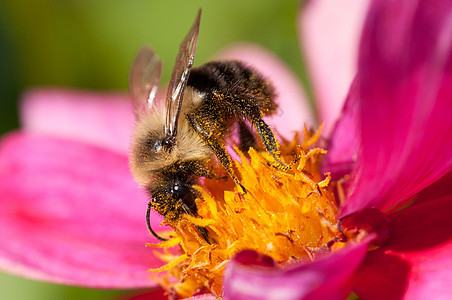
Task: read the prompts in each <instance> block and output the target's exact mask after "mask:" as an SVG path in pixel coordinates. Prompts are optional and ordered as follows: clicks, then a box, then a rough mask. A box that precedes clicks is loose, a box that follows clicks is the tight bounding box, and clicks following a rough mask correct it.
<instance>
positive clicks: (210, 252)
mask: <svg viewBox="0 0 452 300" xmlns="http://www.w3.org/2000/svg"><path fill="white" fill-rule="evenodd" d="M317 137H318V133H316V134H315V135H313V136H309V135H308V134H307V132H305V143H304V144H303V145H302V146H297V145H296V143H295V142H291V143H283V144H282V145H281V157H282V158H283V159H284V160H285V161H286V162H290V166H291V169H290V170H288V171H281V170H278V169H277V168H275V167H274V166H272V165H271V164H269V161H271V159H272V158H271V157H268V156H267V154H266V153H265V152H263V153H258V152H257V151H256V150H254V149H251V150H250V151H249V153H248V154H249V160H248V159H247V158H246V157H245V156H244V155H243V154H242V153H240V152H239V151H237V152H238V153H239V156H240V158H241V163H240V162H236V169H237V171H238V173H239V174H240V175H241V183H242V185H243V186H244V187H245V188H246V193H245V194H242V193H240V191H239V190H238V189H237V188H236V187H235V186H233V188H232V189H230V190H224V189H225V186H228V185H229V186H231V183H230V182H225V183H224V184H222V182H221V181H218V180H215V181H213V180H212V181H210V180H207V181H206V182H205V184H204V185H203V187H202V188H201V187H197V190H198V191H199V192H200V193H201V195H202V198H200V199H198V200H197V206H198V213H199V216H200V217H199V218H194V217H190V216H185V217H184V219H183V220H182V221H180V222H179V223H178V224H171V226H172V227H173V229H174V231H175V233H176V236H177V237H174V238H173V239H171V240H169V241H167V242H164V243H161V244H157V245H153V246H157V247H160V248H165V253H164V254H159V255H160V257H161V258H162V259H163V260H165V261H166V262H167V265H165V266H163V267H161V268H158V269H153V270H151V271H153V272H161V271H167V273H166V274H165V275H164V276H160V277H159V280H160V282H161V284H162V285H163V286H164V287H165V288H167V289H168V290H169V291H172V292H175V293H177V294H179V295H180V296H182V297H188V296H191V295H193V294H194V293H195V292H196V291H198V290H201V289H203V288H207V289H208V290H209V291H210V292H212V293H214V294H215V295H221V286H222V274H223V270H224V268H225V266H226V264H227V263H228V261H229V260H230V259H232V258H233V257H234V255H235V254H237V253H238V252H240V251H241V250H244V249H251V250H255V251H257V252H259V253H262V254H265V255H268V256H270V257H272V258H273V259H274V260H275V261H276V262H277V263H278V264H280V265H281V266H282V267H284V266H285V265H287V264H288V263H290V262H293V261H310V260H313V259H314V258H315V255H316V252H317V251H318V250H324V249H328V247H327V243H328V242H329V241H331V240H333V239H335V238H337V237H339V236H340V234H339V232H338V230H337V226H336V225H337V220H336V219H335V216H336V215H337V207H336V202H335V199H334V196H333V193H332V192H331V191H330V189H329V181H330V175H329V174H320V172H319V163H320V159H321V157H322V155H323V154H325V153H326V151H325V150H323V149H321V148H313V147H312V144H313V143H314V142H315V141H316V140H317ZM196 226H198V227H204V228H206V230H207V232H208V235H209V238H211V240H212V241H213V242H212V243H211V244H209V243H207V242H206V241H205V240H204V239H203V238H202V236H201V235H200V234H199V232H198V230H197V228H196ZM177 245H179V247H180V249H181V252H182V253H183V254H180V253H179V254H174V251H172V252H171V250H169V248H171V247H174V246H177Z"/></svg>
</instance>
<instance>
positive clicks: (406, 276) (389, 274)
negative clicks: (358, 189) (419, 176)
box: [355, 194, 452, 300]
mask: <svg viewBox="0 0 452 300" xmlns="http://www.w3.org/2000/svg"><path fill="white" fill-rule="evenodd" d="M421 200H423V201H424V202H422V203H420V204H417V205H413V206H411V207H408V208H405V209H403V210H401V211H399V212H397V213H395V214H393V215H391V216H390V219H391V223H392V227H393V230H392V232H391V239H390V242H389V243H388V244H387V245H386V246H385V247H384V248H382V249H379V250H377V251H372V252H370V253H369V255H368V257H367V258H366V259H365V261H364V263H363V265H362V267H361V268H360V269H359V271H358V272H357V273H356V277H355V291H356V292H357V294H358V295H359V296H360V297H362V298H363V299H414V300H416V299H419V300H420V299H432V298H434V299H449V298H450V295H452V276H451V270H452V256H451V253H452V231H451V228H452V218H451V217H450V213H451V211H452V194H449V195H448V196H444V197H441V198H436V199H432V198H430V199H428V201H425V200H426V199H421Z"/></svg>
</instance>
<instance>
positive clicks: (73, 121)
mask: <svg viewBox="0 0 452 300" xmlns="http://www.w3.org/2000/svg"><path fill="white" fill-rule="evenodd" d="M365 10H366V5H365V4H363V2H362V1H357V0H356V1H353V0H347V1H346V2H345V3H343V2H341V3H339V2H338V1H333V0H330V1H328V0H317V1H315V0H313V1H309V2H308V3H307V4H306V7H304V8H303V11H302V13H301V16H300V28H301V30H302V33H303V34H302V36H303V45H304V47H306V54H307V56H308V59H307V61H308V65H309V67H310V68H311V70H312V79H313V85H314V91H315V93H316V95H317V99H318V102H317V108H318V112H319V119H321V120H324V121H325V122H326V131H327V132H328V133H329V134H331V135H330V138H329V148H328V150H329V154H328V156H327V161H326V162H325V165H324V168H325V170H330V171H332V176H333V179H334V178H336V179H337V178H349V179H348V181H346V182H344V193H343V196H342V197H340V198H339V199H341V200H342V203H341V215H340V216H338V217H340V218H342V221H341V224H342V227H343V229H344V232H355V233H356V235H355V236H354V237H355V238H356V241H357V242H356V243H353V244H350V245H348V246H346V247H344V248H342V249H339V250H337V251H333V252H331V253H330V254H328V255H324V256H322V257H321V258H319V259H317V260H315V261H314V262H312V263H305V264H300V265H296V266H293V267H291V268H290V269H285V270H280V269H277V268H275V267H273V264H272V263H271V261H269V260H268V258H265V257H262V255H260V254H258V253H255V252H250V251H244V252H242V253H239V254H238V255H237V257H236V258H235V259H234V260H233V261H231V262H230V263H229V265H228V267H227V268H226V271H225V275H224V276H225V277H224V298H225V299H344V298H346V297H347V295H348V294H349V293H350V291H351V290H354V291H355V292H356V293H357V294H358V296H360V297H361V298H363V299H427V298H435V299H440V298H442V299H446V298H448V297H450V295H452V279H451V278H452V277H451V276H450V270H451V269H452V256H451V255H450V254H451V251H452V242H451V241H452V230H451V229H452V218H451V217H450V214H451V212H452V175H451V174H452V139H451V138H450V136H451V134H452V118H451V112H452V4H451V3H450V1H447V0H430V1H427V0H405V1H390V0H375V1H373V2H372V3H371V4H370V6H369V9H368V12H367V15H366V18H365V19H364V17H363V15H364V11H365ZM363 20H364V26H363V27H364V29H363V31H362V35H361V42H360V44H359V47H358V46H357V45H358V40H359V38H358V36H359V32H360V28H361V23H362V22H363ZM222 56H224V57H233V58H239V59H243V60H245V61H247V62H248V63H250V64H253V65H255V66H256V68H257V69H259V70H260V71H261V72H262V73H264V74H266V75H267V76H268V77H269V78H270V79H271V80H272V81H273V82H274V84H275V86H276V87H277V89H278V93H279V100H278V101H279V103H280V104H281V105H280V113H279V114H278V115H277V116H276V117H275V118H273V119H272V120H270V122H271V123H272V124H273V126H274V127H275V128H277V130H278V131H279V133H280V134H281V135H283V136H285V137H290V135H291V132H292V131H293V130H300V129H301V128H302V127H303V123H304V122H307V123H308V124H313V120H312V119H310V116H312V114H310V112H309V108H308V106H307V105H306V102H303V101H301V99H305V97H304V93H303V90H302V88H301V87H300V85H299V83H298V82H297V81H296V80H295V79H294V76H293V75H292V74H291V73H290V71H288V69H287V68H286V67H285V66H284V65H283V64H282V63H281V62H280V61H279V60H278V59H277V58H275V57H274V56H272V55H271V54H269V53H268V52H266V51H264V50H262V49H260V48H257V47H255V46H251V45H239V46H236V47H233V48H230V49H228V50H226V51H225V52H224V53H223V54H222ZM355 61H357V64H356V65H354V63H353V62H355ZM355 74H356V76H355ZM353 78H354V79H353ZM347 91H348V93H347ZM341 99H346V103H345V106H344V109H343V110H342V113H340V110H339V107H341V106H342V101H341ZM21 112H22V123H23V128H22V129H21V130H20V131H17V132H13V133H10V134H8V135H7V136H5V137H3V138H2V140H1V144H0V214H1V216H0V222H1V226H0V228H1V230H0V237H1V239H2V240H3V243H2V244H1V246H0V268H1V269H3V270H5V271H8V272H11V273H14V274H17V275H22V276H26V277H29V278H34V279H38V280H47V281H52V282H57V283H64V284H71V285H82V286H90V287H103V288H138V287H153V286H155V283H154V282H152V281H151V280H150V276H149V274H148V273H147V271H146V270H147V269H148V268H150V267H157V266H158V265H159V264H161V262H160V261H159V260H158V259H157V258H155V257H154V256H153V255H152V251H150V249H147V248H145V245H144V244H145V242H147V241H149V239H150V237H149V235H148V233H147V230H146V226H145V224H144V212H145V210H146V205H147V201H148V199H147V196H146V195H145V194H144V193H142V192H140V191H139V190H138V189H137V187H136V184H135V182H133V180H132V177H131V175H130V173H129V170H128V163H127V152H128V145H129V139H130V136H131V131H132V127H133V113H132V108H131V105H130V103H129V101H128V99H127V97H126V96H122V95H113V94H110V95H107V94H94V93H90V92H80V91H77V92H73V91H64V90H34V91H30V92H29V93H27V94H26V95H25V96H24V100H23V102H22V110H21ZM339 114H340V116H339ZM336 119H337V120H338V122H337V123H336V125H334V124H335V120H336ZM344 176H345V177H344ZM152 220H153V221H154V222H155V224H154V228H157V227H158V223H159V220H157V218H155V217H153V218H152ZM369 246H370V247H369ZM256 264H259V267H256ZM203 298H213V297H210V296H208V295H206V296H203Z"/></svg>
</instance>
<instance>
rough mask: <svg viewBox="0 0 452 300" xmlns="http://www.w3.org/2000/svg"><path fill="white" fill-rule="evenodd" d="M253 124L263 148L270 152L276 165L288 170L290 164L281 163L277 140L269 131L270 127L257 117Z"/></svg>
mask: <svg viewBox="0 0 452 300" xmlns="http://www.w3.org/2000/svg"><path fill="white" fill-rule="evenodd" d="M255 126H256V129H257V132H258V133H259V136H260V137H261V139H262V143H263V144H264V147H265V150H266V151H267V152H268V154H270V155H271V156H272V157H273V159H274V160H275V161H276V162H277V165H276V167H277V168H278V169H281V170H288V169H289V168H290V166H288V165H286V164H285V163H283V162H282V161H281V159H280V157H279V149H278V142H277V141H276V138H275V135H274V134H273V132H272V131H271V129H270V127H268V125H267V124H266V123H265V122H264V120H262V119H259V120H257V121H256V122H255Z"/></svg>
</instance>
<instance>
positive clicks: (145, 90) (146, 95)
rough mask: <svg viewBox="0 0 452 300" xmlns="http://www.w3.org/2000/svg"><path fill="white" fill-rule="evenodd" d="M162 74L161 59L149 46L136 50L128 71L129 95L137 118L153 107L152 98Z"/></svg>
mask: <svg viewBox="0 0 452 300" xmlns="http://www.w3.org/2000/svg"><path fill="white" fill-rule="evenodd" d="M161 76H162V61H161V60H160V59H159V57H158V56H157V54H156V53H155V52H154V50H152V49H151V48H149V47H143V48H141V49H140V51H139V52H138V54H137V56H136V57H135V60H134V62H133V64H132V69H131V71H130V78H129V84H130V87H129V88H130V96H131V98H132V102H133V106H134V109H135V117H136V118H137V119H139V118H141V117H142V116H144V115H146V114H148V113H149V112H150V111H151V109H152V108H153V107H154V99H155V95H156V94H157V90H158V87H159V83H160V77H161Z"/></svg>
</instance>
